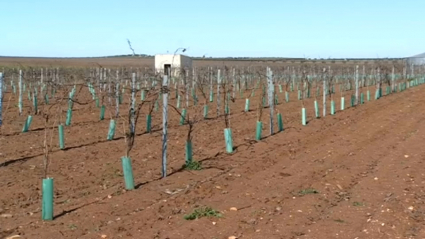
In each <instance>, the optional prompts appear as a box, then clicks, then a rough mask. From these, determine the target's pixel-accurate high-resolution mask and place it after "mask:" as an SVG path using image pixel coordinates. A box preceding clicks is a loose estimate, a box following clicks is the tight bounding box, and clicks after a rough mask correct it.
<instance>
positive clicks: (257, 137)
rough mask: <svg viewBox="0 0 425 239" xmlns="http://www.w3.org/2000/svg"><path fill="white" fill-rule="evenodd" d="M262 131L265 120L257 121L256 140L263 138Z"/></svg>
mask: <svg viewBox="0 0 425 239" xmlns="http://www.w3.org/2000/svg"><path fill="white" fill-rule="evenodd" d="M262 131H263V122H261V121H257V127H256V130H255V140H261V132H262Z"/></svg>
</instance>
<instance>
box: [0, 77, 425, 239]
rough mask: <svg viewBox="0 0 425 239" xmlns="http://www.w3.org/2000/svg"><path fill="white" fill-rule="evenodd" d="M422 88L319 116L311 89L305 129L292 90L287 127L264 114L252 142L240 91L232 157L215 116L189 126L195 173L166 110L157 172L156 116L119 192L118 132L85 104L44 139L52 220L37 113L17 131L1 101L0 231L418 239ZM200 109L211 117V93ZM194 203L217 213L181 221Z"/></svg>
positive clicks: (424, 232)
mask: <svg viewBox="0 0 425 239" xmlns="http://www.w3.org/2000/svg"><path fill="white" fill-rule="evenodd" d="M424 90H425V86H424V85H421V86H418V87H414V88H409V89H407V90H406V91H404V92H401V93H396V94H391V95H388V96H384V97H383V98H381V99H379V100H377V101H375V100H373V101H370V102H366V103H365V104H364V105H360V106H358V107H353V108H348V109H346V110H344V111H339V110H338V111H337V113H336V115H333V116H331V115H328V116H326V117H324V118H320V119H315V118H314V117H313V114H314V110H313V100H314V99H308V100H306V101H305V103H306V108H307V112H308V121H309V123H308V125H307V126H302V125H301V102H300V101H298V100H296V92H295V91H294V92H291V100H290V102H289V103H285V102H283V99H284V94H279V99H280V101H281V102H283V103H280V104H279V105H278V106H277V109H278V110H279V111H280V112H281V113H282V115H283V119H284V126H285V130H284V131H283V132H280V133H277V134H275V135H272V136H268V133H267V132H268V128H269V124H268V123H267V122H265V124H264V136H265V137H264V138H263V139H262V140H261V141H260V142H256V141H253V138H254V135H255V123H256V112H255V107H252V108H254V111H252V112H248V113H244V112H242V111H243V108H244V104H245V100H244V99H243V98H239V97H238V98H237V99H236V102H235V103H232V104H231V112H232V116H231V128H232V131H233V137H234V145H235V148H236V150H235V153H233V154H231V155H229V154H226V153H225V152H224V136H223V129H224V127H225V125H224V121H223V118H218V119H216V118H213V119H209V120H205V121H202V122H201V123H199V124H197V125H196V131H195V135H194V140H193V142H194V151H195V159H196V160H199V161H202V165H203V168H204V169H203V170H201V171H187V170H182V169H181V166H182V164H183V163H184V141H185V137H186V133H187V126H179V125H178V124H179V116H178V115H177V114H176V113H174V112H172V110H170V129H169V134H170V135H169V157H168V158H169V168H168V173H169V175H168V177H167V178H165V179H161V174H160V171H161V170H160V168H161V132H160V124H161V118H160V113H159V112H154V115H153V125H154V128H153V130H154V132H153V133H151V134H143V131H144V128H145V121H144V120H143V119H144V118H143V117H144V115H142V116H141V118H142V119H141V120H139V122H138V126H137V127H138V132H140V134H139V135H138V137H136V142H135V146H134V149H133V151H132V152H131V154H130V156H131V158H132V163H133V170H134V176H135V182H136V184H137V189H136V190H134V191H125V190H123V186H124V185H123V184H124V182H123V176H122V169H121V161H120V157H122V156H123V155H124V151H125V144H124V140H123V133H122V132H121V131H120V130H118V131H117V133H116V136H115V140H113V141H107V140H106V134H107V130H108V124H109V120H107V119H106V120H104V121H99V109H98V108H96V107H95V105H94V103H91V104H88V105H76V106H75V111H74V115H73V119H72V125H71V126H68V127H66V129H65V138H66V149H65V150H59V149H58V148H57V145H55V148H54V149H53V150H54V152H53V153H52V154H51V158H52V164H51V169H50V173H49V176H51V177H53V178H54V180H55V205H54V210H55V220H53V221H51V222H44V221H42V220H41V215H40V214H41V213H40V210H41V209H40V208H41V190H40V188H41V178H42V174H43V170H42V164H43V157H42V140H43V134H44V131H43V128H44V124H43V121H42V118H41V117H40V116H34V120H33V124H32V125H31V130H30V132H27V133H21V132H20V131H21V129H22V125H23V122H24V120H25V116H19V115H18V114H17V112H18V109H17V107H16V106H15V105H14V104H13V103H12V104H11V105H10V106H9V108H8V110H7V111H6V112H5V113H4V117H5V119H4V120H5V121H4V126H3V127H2V134H1V135H0V153H1V154H0V189H1V193H0V215H1V217H0V238H3V237H4V238H7V237H8V236H12V235H20V236H21V237H20V238H28V239H30V238H161V239H162V238H170V239H174V238H209V239H213V238H217V239H221V238H224V239H226V238H229V237H230V236H235V237H237V238H259V239H261V238H318V239H321V238H342V239H345V238H352V239H354V238H359V239H361V238H371V239H374V238H425V223H424V222H425V204H424V202H425V173H424V170H423V167H424V159H425V150H424V148H423V141H422V140H424V138H425V135H424V133H423V132H425V125H424V124H423V122H424V120H425V114H424V111H423V110H422V108H423V105H424V103H425V95H424V94H423V92H424ZM86 93H87V92H86ZM337 95H338V94H337ZM9 96H10V95H9V94H6V95H5V99H9ZM80 97H81V100H84V99H88V98H89V94H88V93H87V94H86V95H83V96H80ZM346 98H348V97H346ZM338 99H339V97H338ZM11 100H12V102H17V100H16V98H15V96H12V98H11ZM257 101H258V99H257V100H255V101H254V102H257ZM336 102H337V107H336V108H337V109H339V100H337V101H336ZM174 103H175V101H174V99H173V100H172V104H174ZM5 104H7V102H6V103H5ZM255 104H257V103H255ZM24 105H25V106H28V105H30V103H29V102H28V101H25V102H24ZM124 105H125V104H124ZM346 105H348V100H346ZM252 106H256V105H254V104H253V105H252ZM123 107H124V106H123ZM210 108H211V111H210V115H211V116H212V115H214V113H215V110H213V109H215V103H210ZM28 109H29V108H26V110H28ZM144 113H146V110H145V111H144ZM264 114H265V115H267V116H268V111H267V109H265V113H264ZM266 118H268V117H266V116H265V117H264V121H266ZM53 142H57V132H55V134H54V138H53ZM203 206H209V207H212V208H213V209H216V210H218V211H220V213H221V214H222V217H221V218H216V217H211V218H207V217H205V218H201V219H197V220H193V221H188V220H185V219H184V218H183V217H184V215H187V214H190V213H191V212H192V211H193V210H194V209H195V208H197V207H203ZM235 209H237V210H235Z"/></svg>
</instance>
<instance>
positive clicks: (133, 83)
mask: <svg viewBox="0 0 425 239" xmlns="http://www.w3.org/2000/svg"><path fill="white" fill-rule="evenodd" d="M135 107H136V73H132V77H131V133H132V134H134V133H135V128H136V124H135V121H136V119H135V117H136V115H135V112H136V108H135Z"/></svg>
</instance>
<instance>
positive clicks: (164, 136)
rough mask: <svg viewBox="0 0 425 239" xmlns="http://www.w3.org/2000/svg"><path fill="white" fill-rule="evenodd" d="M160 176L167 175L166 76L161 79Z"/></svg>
mask: <svg viewBox="0 0 425 239" xmlns="http://www.w3.org/2000/svg"><path fill="white" fill-rule="evenodd" d="M162 100H163V104H162V107H163V108H162V177H163V178H165V177H167V131H168V129H167V127H168V76H167V75H164V78H163V80H162Z"/></svg>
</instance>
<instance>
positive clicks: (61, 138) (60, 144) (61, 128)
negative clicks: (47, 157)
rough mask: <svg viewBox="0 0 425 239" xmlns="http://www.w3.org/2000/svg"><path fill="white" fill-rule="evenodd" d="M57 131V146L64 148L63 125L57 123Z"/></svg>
mask: <svg viewBox="0 0 425 239" xmlns="http://www.w3.org/2000/svg"><path fill="white" fill-rule="evenodd" d="M58 133H59V148H60V149H64V148H65V133H64V131H63V125H62V124H60V125H58Z"/></svg>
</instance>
